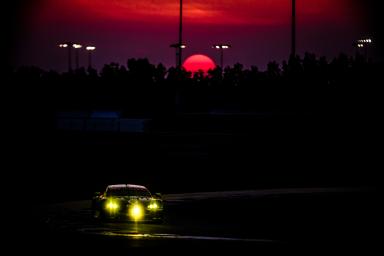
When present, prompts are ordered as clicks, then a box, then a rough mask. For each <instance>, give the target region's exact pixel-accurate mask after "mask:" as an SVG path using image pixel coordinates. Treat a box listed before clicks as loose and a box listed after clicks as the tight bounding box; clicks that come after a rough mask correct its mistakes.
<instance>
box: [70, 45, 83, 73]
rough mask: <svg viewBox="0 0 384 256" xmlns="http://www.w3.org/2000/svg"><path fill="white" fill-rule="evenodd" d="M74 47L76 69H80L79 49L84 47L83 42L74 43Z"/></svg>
mask: <svg viewBox="0 0 384 256" xmlns="http://www.w3.org/2000/svg"><path fill="white" fill-rule="evenodd" d="M72 47H73V48H75V58H76V70H78V69H79V67H80V66H79V50H80V49H81V48H83V46H82V45H81V44H72Z"/></svg>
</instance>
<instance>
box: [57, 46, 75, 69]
mask: <svg viewBox="0 0 384 256" xmlns="http://www.w3.org/2000/svg"><path fill="white" fill-rule="evenodd" d="M59 47H60V48H67V49H68V72H71V71H72V43H71V42H67V43H63V44H59Z"/></svg>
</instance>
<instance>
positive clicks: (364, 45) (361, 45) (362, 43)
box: [355, 38, 373, 60]
mask: <svg viewBox="0 0 384 256" xmlns="http://www.w3.org/2000/svg"><path fill="white" fill-rule="evenodd" d="M372 43H373V40H372V39H371V38H365V39H360V40H357V41H356V43H355V46H356V47H357V50H358V51H359V49H364V57H365V59H366V60H367V59H368V47H369V46H370V45H371V44H372Z"/></svg>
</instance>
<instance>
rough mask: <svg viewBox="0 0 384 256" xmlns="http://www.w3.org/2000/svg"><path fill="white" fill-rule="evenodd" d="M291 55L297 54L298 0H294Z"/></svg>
mask: <svg viewBox="0 0 384 256" xmlns="http://www.w3.org/2000/svg"><path fill="white" fill-rule="evenodd" d="M291 37H292V38H291V40H292V42H291V56H292V57H295V56H296V0H292V35H291Z"/></svg>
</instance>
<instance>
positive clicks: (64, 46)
mask: <svg viewBox="0 0 384 256" xmlns="http://www.w3.org/2000/svg"><path fill="white" fill-rule="evenodd" d="M59 47H60V48H67V47H68V44H59Z"/></svg>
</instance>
